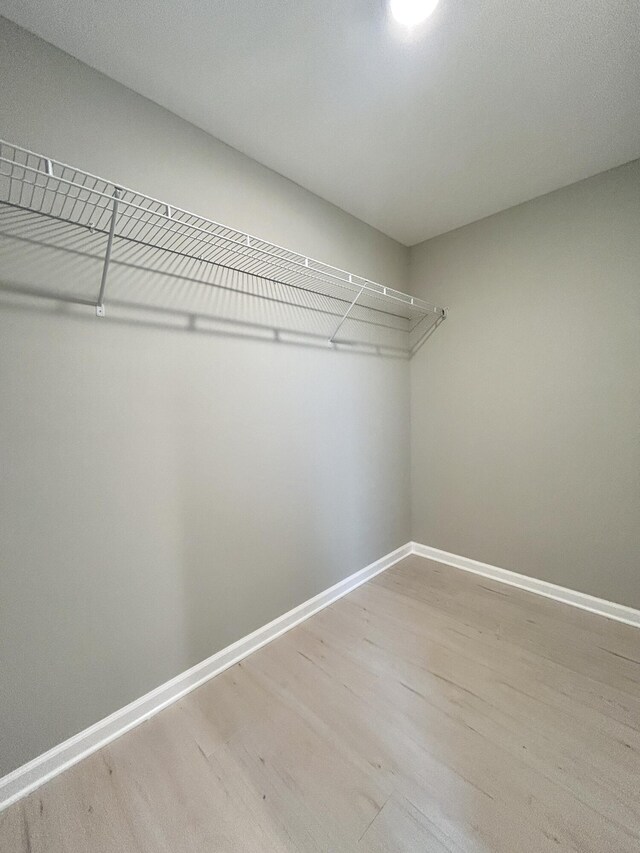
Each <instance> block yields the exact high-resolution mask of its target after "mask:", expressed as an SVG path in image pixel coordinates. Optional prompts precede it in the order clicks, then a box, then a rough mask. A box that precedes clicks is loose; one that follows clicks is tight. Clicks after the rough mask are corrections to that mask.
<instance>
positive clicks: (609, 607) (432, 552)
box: [411, 542, 640, 628]
mask: <svg viewBox="0 0 640 853" xmlns="http://www.w3.org/2000/svg"><path fill="white" fill-rule="evenodd" d="M411 553H412V554H417V555H418V556H420V557H426V558H427V559H429V560H436V561H437V562H438V563H446V564H447V565H448V566H455V568H457V569H463V570H464V571H465V572H474V573H475V574H477V575H483V576H484V577H486V578H491V579H492V580H494V581H500V583H506V584H509V585H510V586H517V587H519V588H520V589H526V590H527V591H528V592H535V593H536V595H544V596H545V597H546V598H553V599H554V600H555V601H562V602H563V603H564V604H571V605H572V606H573V607H579V608H581V609H582V610H589V611H590V612H591V613H597V614H598V615H599V616H607V617H608V618H609V619H616V620H617V621H618V622H626V624H627V625H634V626H635V627H636V628H640V610H635V609H634V608H633V607H626V606H625V605H624V604H616V603H615V602H613V601H607V600H606V599H604V598H596V597H595V596H594V595H587V593H586V592H578V591H577V590H575V589H568V588H567V587H564V586H558V585H557V584H555V583H549V582H548V581H543V580H539V579H538V578H532V577H529V576H528V575H520V574H518V573H517V572H511V571H509V570H508V569H501V568H499V567H498V566H492V565H490V564H489V563H480V562H478V560H471V559H470V558H469V557H460V556H459V555H458V554H451V553H449V552H448V551H441V550H440V549H439V548H432V547H431V546H430V545H420V544H419V543H418V542H411Z"/></svg>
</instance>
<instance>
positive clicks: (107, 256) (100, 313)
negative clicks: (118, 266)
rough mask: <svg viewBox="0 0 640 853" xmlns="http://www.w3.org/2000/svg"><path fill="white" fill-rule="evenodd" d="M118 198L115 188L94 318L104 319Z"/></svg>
mask: <svg viewBox="0 0 640 853" xmlns="http://www.w3.org/2000/svg"><path fill="white" fill-rule="evenodd" d="M119 198H120V190H119V189H118V188H117V187H116V188H115V189H114V191H113V208H112V210H111V222H110V223H109V236H108V238H107V249H106V251H105V253H104V264H103V265H102V279H101V281H100V293H99V294H98V301H97V302H96V316H97V317H104V292H105V289H106V287H107V275H108V274H109V264H110V263H111V249H112V248H113V235H114V234H115V230H116V220H117V218H118V200H119Z"/></svg>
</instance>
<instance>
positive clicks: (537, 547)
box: [410, 161, 640, 607]
mask: <svg viewBox="0 0 640 853" xmlns="http://www.w3.org/2000/svg"><path fill="white" fill-rule="evenodd" d="M410 263H411V271H410V276H411V283H412V285H411V286H412V292H414V293H415V294H416V295H420V296H425V297H428V298H429V299H432V300H433V301H435V302H436V303H439V304H442V305H448V306H449V307H450V309H451V311H450V315H449V317H448V319H447V320H446V322H445V323H444V324H442V325H441V326H440V328H438V329H437V330H436V332H435V334H434V335H432V337H431V338H430V339H429V341H428V343H427V345H426V346H424V347H423V348H422V349H421V351H420V352H419V353H418V354H417V356H416V357H414V359H413V360H412V362H411V430H412V467H411V477H412V511H413V520H412V537H413V539H415V540H417V541H419V542H422V543H425V544H428V545H432V546H435V547H438V548H443V549H445V550H448V551H452V552H454V553H456V554H461V555H464V556H467V557H472V558H474V559H477V560H482V561H484V562H488V563H492V564H494V565H498V566H502V567H503V568H507V569H512V570H515V571H518V572H523V573H524V574H527V575H531V576H533V577H538V578H543V579H544V580H547V581H552V582H554V583H558V584H561V585H564V586H568V587H571V588H574V589H577V590H582V591H584V592H587V593H591V594H593V595H597V596H601V597H603V598H606V599H610V600H612V601H617V602H622V603H624V604H627V605H630V606H635V607H640V161H636V162H633V163H629V164H627V165H626V166H622V167H620V168H618V169H615V170H612V171H610V172H606V173H604V174H601V175H598V176H596V177H594V178H590V179H589V180H586V181H583V182H581V183H578V184H574V185H573V186H570V187H567V188H565V189H562V190H558V191H557V192H554V193H551V194H549V195H546V196H543V197H541V198H538V199H536V200H534V201H531V202H528V203H526V204H523V205H520V206H518V207H515V208H512V209H510V210H507V211H505V212H503V213H500V214H497V215H496V216H492V217H490V218H488V219H484V220H482V221H480V222H476V223H474V224H472V225H469V226H467V227H465V228H461V229H459V230H457V231H453V232H451V233H449V234H445V235H443V236H441V237H438V238H435V239H433V240H430V241H428V242H426V243H423V244H421V245H420V246H417V247H414V248H413V249H412V252H411V262H410Z"/></svg>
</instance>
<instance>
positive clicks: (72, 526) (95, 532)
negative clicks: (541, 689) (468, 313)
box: [0, 19, 410, 774]
mask: <svg viewBox="0 0 640 853" xmlns="http://www.w3.org/2000/svg"><path fill="white" fill-rule="evenodd" d="M0 41H1V43H2V50H1V51H0V79H1V80H2V86H0V114H1V115H2V121H1V133H0V135H2V136H3V137H5V138H6V139H9V140H11V141H14V142H16V143H18V144H22V145H25V146H26V147H30V148H33V149H34V150H36V151H44V152H47V153H49V154H51V155H52V156H54V157H57V158H60V159H62V160H66V161H67V162H72V163H74V164H77V165H80V166H82V167H84V168H85V169H88V170H90V171H95V172H97V173H98V174H101V173H102V174H105V175H106V177H109V178H112V179H114V180H118V181H121V182H122V183H123V184H125V185H127V184H128V185H130V186H133V187H135V188H136V189H140V190H142V191H146V192H147V193H149V194H152V195H155V196H157V197H160V198H164V199H166V200H168V201H173V202H174V203H176V204H180V205H183V206H185V207H186V208H187V209H192V210H195V211H197V212H201V213H203V214H204V215H209V216H212V217H214V218H217V219H220V220H221V221H224V222H228V223H229V224H232V225H235V226H237V227H239V228H243V229H247V230H249V231H253V232H254V233H258V234H259V235H261V236H264V237H265V238H268V239H272V240H274V241H277V242H280V243H283V244H284V245H287V246H290V247H292V248H294V249H298V250H300V251H304V252H307V253H309V254H311V255H314V256H316V257H319V258H321V259H326V260H327V261H329V262H331V263H334V264H337V265H341V266H345V267H347V268H348V269H352V270H353V271H354V272H358V273H360V274H363V275H369V276H371V277H373V278H375V279H378V280H383V281H385V282H388V283H389V284H392V285H395V286H397V287H401V288H402V287H405V286H406V282H405V275H406V263H407V255H408V253H407V250H406V249H405V248H404V247H402V246H400V245H399V244H397V243H395V242H394V241H392V240H390V239H389V238H387V237H385V236H383V235H381V234H379V233H377V232H376V231H374V230H373V229H371V228H369V227H368V226H366V225H364V224H362V223H361V222H358V221H357V220H355V219H353V218H352V217H350V216H348V215H347V214H345V213H344V212H342V211H340V210H338V209H337V208H335V207H333V206H331V205H329V204H328V203H326V202H324V201H322V200H320V199H318V198H317V197H315V196H313V195H311V194H310V193H308V192H306V191H304V190H302V189H301V188H300V187H297V186H295V185H294V184H292V183H291V182H289V181H287V180H285V179H283V178H281V177H280V176H278V175H276V174H274V173H272V172H270V171H268V170H267V169H265V168H263V167H261V166H259V165H258V164H256V163H255V162H253V161H251V160H248V159H247V158H245V157H243V156H242V155H241V154H239V153H238V152H235V151H233V150H231V149H229V148H228V147H226V146H224V145H222V144H221V143H219V142H216V141H215V140H213V139H211V138H210V137H209V136H207V135H206V134H205V133H203V132H201V131H199V130H197V129H196V128H194V127H192V126H190V125H189V124H187V123H185V122H183V121H181V120H180V119H178V118H176V117H175V116H173V115H171V114H170V113H168V112H166V111H165V110H163V109H161V108H160V107H158V106H156V105H154V104H152V103H150V102H149V101H147V100H145V99H143V98H142V97H140V96H138V95H136V94H134V93H133V92H131V91H129V90H127V89H125V88H123V87H121V86H119V85H118V84H116V83H114V82H113V81H111V80H109V79H107V78H106V77H103V76H101V75H100V74H98V73H96V72H94V71H92V70H91V69H89V68H87V67H86V66H83V65H82V64H80V63H78V62H76V61H75V60H73V59H72V58H70V57H69V56H67V55H65V54H63V53H62V52H60V51H58V50H56V49H54V48H53V47H51V46H49V45H47V44H45V43H43V42H41V41H39V40H38V39H36V38H34V37H33V36H31V35H29V34H27V33H25V32H24V31H22V30H19V29H18V28H16V27H14V26H13V25H11V24H8V23H7V22H5V21H2V20H1V19H0ZM5 269H6V268H5ZM49 272H52V270H49V268H47V267H45V269H44V271H42V273H41V278H42V280H41V281H40V282H36V284H41V285H43V286H45V287H46V285H47V279H48V276H49ZM84 273H85V271H84V270H83V269H80V270H79V271H78V272H77V273H76V274H75V276H72V278H74V280H73V281H71V282H70V285H69V286H70V287H73V286H75V285H76V284H79V286H81V287H84V286H85V282H84V281H83V282H80V283H79V282H76V281H75V278H78V279H80V278H82V277H83V276H84ZM0 279H2V275H0ZM97 281H98V279H96V278H95V277H94V278H90V279H89V282H88V284H89V286H90V288H89V290H90V292H92V291H94V290H95V286H96V283H97ZM4 283H5V284H6V282H4ZM158 287H159V286H156V285H153V286H151V285H149V286H148V287H147V292H146V295H147V297H148V298H151V299H152V298H153V296H154V294H155V293H156V289H157V288H158ZM154 288H156V289H154ZM160 289H161V288H160ZM174 292H175V288H174ZM177 302H178V304H179V302H180V299H177ZM108 311H109V318H108V319H107V320H105V321H101V320H97V319H96V318H95V316H94V314H93V312H92V311H91V310H90V309H85V310H84V311H79V310H70V309H69V308H68V306H65V305H64V304H60V303H58V302H51V303H49V302H46V301H43V300H33V301H31V300H24V299H15V298H14V297H13V295H11V294H7V293H6V292H3V291H2V290H0V400H1V401H2V413H1V417H0V469H1V471H2V477H1V485H0V562H1V567H2V568H1V571H0V609H1V613H0V648H1V649H2V655H1V658H0V684H1V685H2V689H1V691H0V719H1V720H2V723H1V725H0V774H3V773H6V772H8V771H10V770H11V769H13V768H14V767H16V766H18V765H19V764H21V763H23V762H25V761H27V760H29V759H31V758H33V757H34V756H36V755H38V754H39V753H41V752H43V751H44V750H46V749H48V748H49V747H51V746H53V745H55V744H56V743H58V742H60V741H61V740H63V739H64V738H66V737H68V736H70V735H72V734H74V733H75V732H77V731H79V730H81V729H83V728H84V727H86V726H87V725H89V724H91V723H93V722H95V721H96V720H98V719H100V718H101V717H103V716H105V715H107V714H109V713H110V712H112V711H114V710H115V709H117V708H120V707H122V706H123V705H124V704H126V703H127V702H129V701H131V700H133V699H135V698H137V697H138V696H140V695H142V694H143V693H145V692H146V691H148V690H150V689H152V688H153V687H155V686H157V685H158V684H160V683H162V682H164V681H165V680H167V679H169V678H171V677H172V676H174V675H176V674H177V673H179V672H181V671H183V670H184V669H185V668H187V667H189V666H191V665H193V664H195V663H196V662H198V661H200V660H202V659H204V658H206V657H207V656H209V655H211V654H213V653H214V652H215V651H216V650H218V649H220V648H222V647H224V646H226V645H227V644H229V643H230V642H232V641H234V640H236V639H238V638H239V637H242V636H243V635H245V634H247V633H248V632H250V631H252V630H253V629H255V628H257V627H259V626H261V625H263V624H265V623H266V622H268V621H269V620H271V619H273V618H274V617H276V616H278V615H279V614H281V613H283V612H285V611H287V610H288V609H290V608H291V607H293V606H295V605H296V604H298V603H300V602H301V601H303V600H305V599H307V598H309V597H310V596H312V595H314V594H315V593H317V592H319V591H321V590H323V589H325V588H327V587H328V586H330V585H331V584H333V583H335V582H336V581H338V580H340V579H341V578H343V577H345V576H347V575H348V574H350V573H352V572H354V571H356V570H357V569H360V568H362V567H363V566H365V565H367V564H368V563H370V562H371V561H373V560H375V559H377V558H378V557H380V556H381V555H382V554H385V553H387V552H389V551H390V550H392V549H394V548H396V547H398V546H399V545H401V544H403V543H405V542H406V541H407V540H408V539H409V517H410V511H409V485H408V484H409V426H408V419H407V412H408V409H409V370H408V365H407V362H406V361H401V360H397V359H384V358H377V357H372V356H365V355H353V354H347V353H339V352H332V351H329V350H326V349H323V350H319V349H313V348H308V347H297V346H286V345H278V344H274V343H268V342H263V341H258V340H249V339H246V338H244V337H233V336H232V337H223V336H220V335H215V334H198V333H193V332H189V331H186V330H184V331H181V330H178V329H175V328H159V327H157V326H154V325H148V324H144V323H134V322H128V321H127V317H126V315H125V314H124V313H123V312H120V313H118V311H116V310H114V309H113V308H109V305H108Z"/></svg>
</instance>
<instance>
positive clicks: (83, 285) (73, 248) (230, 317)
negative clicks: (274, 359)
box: [0, 204, 440, 358]
mask: <svg viewBox="0 0 640 853" xmlns="http://www.w3.org/2000/svg"><path fill="white" fill-rule="evenodd" d="M106 240H107V237H106V234H105V233H104V232H103V231H91V230H90V229H88V228H87V227H84V226H81V225H77V224H72V223H69V222H65V221H62V220H59V219H56V218H52V217H46V216H42V215H41V214H37V213H33V212H31V211H29V210H25V209H22V208H17V207H13V206H11V205H5V204H2V205H0V266H1V268H2V279H1V280H0V289H2V291H3V292H4V294H5V296H4V298H5V299H8V300H9V301H10V302H12V303H13V304H15V303H16V301H18V302H24V300H25V299H28V300H29V301H30V302H31V303H33V300H34V299H36V300H38V299H40V300H46V301H47V302H46V305H45V304H43V306H42V307H43V308H44V310H51V304H52V302H53V304H54V310H58V311H60V310H64V311H65V312H66V313H69V314H74V313H80V314H86V312H87V309H90V310H91V311H92V312H93V313H95V305H96V301H97V295H98V291H99V286H100V279H101V276H102V269H103V262H104V253H105V248H106ZM325 289H326V291H327V292H317V291H316V290H315V289H314V290H309V289H306V288H304V287H298V286H296V285H292V284H283V283H281V282H277V281H274V280H272V279H267V278H264V277H262V276H259V275H252V274H250V273H248V272H243V271H238V270H234V269H230V268H228V267H224V266H221V265H218V264H215V263H208V262H204V261H202V260H198V259H197V258H194V257H188V256H185V255H181V254H180V253H179V252H169V251H166V250H163V249H158V248H155V247H153V246H149V245H145V244H142V243H139V242H136V241H131V240H128V239H122V238H119V237H118V236H116V237H115V240H114V245H113V254H112V258H111V265H110V268H109V276H108V283H107V289H106V298H105V305H106V313H107V315H108V317H109V319H110V320H114V319H115V320H117V321H118V322H127V323H132V324H144V325H151V326H157V327H170V328H176V329H182V330H186V331H192V332H199V333H209V334H218V335H223V336H224V335H231V336H241V337H251V338H254V339H260V340H265V341H271V342H278V343H286V344H294V345H298V346H315V347H322V348H327V347H328V346H331V347H332V348H334V349H336V350H350V351H356V352H359V353H363V354H371V355H376V356H384V357H391V358H393V357H396V358H407V357H408V356H409V354H410V351H411V350H412V349H413V350H414V351H415V349H417V348H418V347H419V346H421V345H422V343H424V341H425V340H426V339H427V338H428V337H429V335H430V334H431V333H432V332H433V331H434V329H435V328H436V327H437V325H439V319H440V318H438V319H436V318H434V317H432V316H430V315H428V316H426V317H420V318H419V319H418V320H415V319H408V318H407V317H405V316H402V315H401V314H400V313H398V314H394V313H390V311H389V308H388V306H385V307H384V309H383V308H382V307H380V306H379V305H376V303H375V300H374V299H370V300H369V302H368V303H366V304H362V305H361V304H356V305H355V306H353V307H352V308H351V310H349V309H350V304H351V296H350V294H349V293H348V292H347V294H346V295H344V294H340V295H337V294H336V293H335V292H330V288H325ZM347 311H349V313H348V316H347V317H346V319H344V320H343V318H344V317H345V314H346V313H347ZM336 330H338V334H336V335H335V337H334V339H333V342H330V341H331V339H332V337H333V336H334V334H335V332H336Z"/></svg>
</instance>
